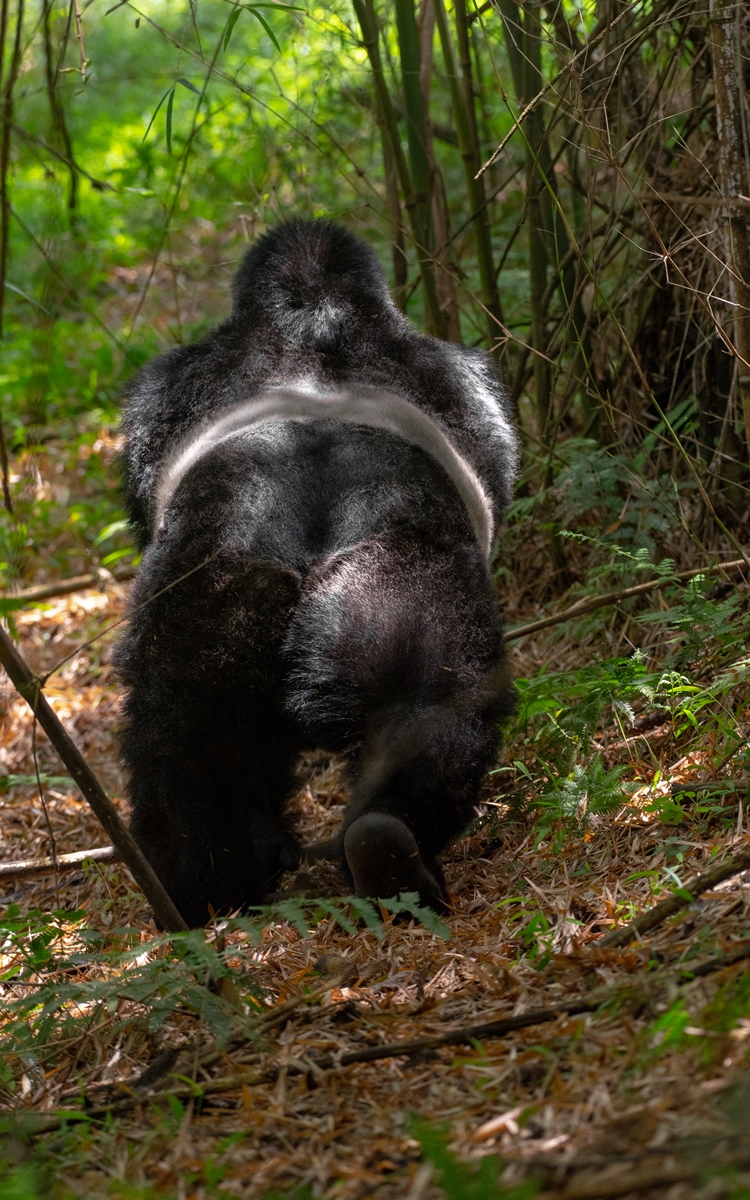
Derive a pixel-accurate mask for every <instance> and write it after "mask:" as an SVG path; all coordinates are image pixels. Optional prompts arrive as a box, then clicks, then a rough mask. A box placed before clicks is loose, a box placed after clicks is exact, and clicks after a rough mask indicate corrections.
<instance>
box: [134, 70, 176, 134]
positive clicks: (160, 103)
mask: <svg viewBox="0 0 750 1200" xmlns="http://www.w3.org/2000/svg"><path fill="white" fill-rule="evenodd" d="M173 94H174V84H172V86H171V88H169V89H168V90H167V91H166V92H165V93H164V95H163V96H162V98H161V100H160V101H159V103H158V104H157V106H156V108H155V109H154V115H153V116H152V118H151V120H150V121H149V123H148V128H147V129H146V132H145V133H144V135H143V140H142V141H141V145H143V142H145V140H146V138H147V137H148V135H149V133H150V132H151V126H152V125H153V123H154V121H155V120H156V115H157V113H158V111H159V109H160V108H161V106H162V104H163V103H164V101H165V100H166V99H167V96H172V95H173Z"/></svg>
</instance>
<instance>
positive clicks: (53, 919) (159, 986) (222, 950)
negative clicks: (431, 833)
mask: <svg viewBox="0 0 750 1200" xmlns="http://www.w3.org/2000/svg"><path fill="white" fill-rule="evenodd" d="M381 909H383V910H385V911H386V912H388V913H390V914H391V915H392V916H399V915H408V916H410V917H414V918H416V919H418V920H420V921H421V923H422V924H423V925H424V926H425V927H426V928H427V929H429V930H430V931H431V932H432V933H434V934H435V935H436V936H438V937H443V938H445V937H448V936H449V933H448V930H447V928H446V926H445V924H444V923H443V922H442V921H441V920H440V918H439V917H437V916H436V914H435V913H433V912H432V911H431V910H426V909H423V908H422V907H421V906H420V904H419V900H418V897H417V896H415V895H413V894H411V893H407V894H404V895H402V896H400V897H398V898H395V899H393V900H385V901H382V902H381V903H380V904H379V905H375V904H372V903H370V902H369V901H367V900H360V899H351V898H344V899H342V900H311V901H306V900H296V899H289V900H284V901H282V902H280V903H279V904H276V905H271V906H267V907H262V908H258V909H254V910H253V911H252V914H251V915H247V916H242V917H236V918H233V919H232V920H231V921H228V922H224V923H223V932H224V934H225V935H226V934H231V933H233V932H239V933H241V934H242V935H243V936H244V939H245V940H246V942H247V943H248V944H249V945H250V946H257V945H259V944H260V941H261V938H262V935H263V931H264V929H266V928H267V927H268V926H269V925H272V924H276V923H289V924H291V925H292V926H293V927H294V928H295V929H296V930H297V931H298V932H299V933H300V934H301V935H302V936H303V937H306V936H308V934H309V932H310V930H311V929H314V928H315V926H316V925H317V924H318V923H319V922H320V921H321V920H322V919H324V918H329V919H332V920H334V921H335V922H336V923H337V924H339V925H340V926H341V927H342V928H343V929H344V930H346V932H347V933H350V934H352V935H355V934H356V933H357V925H358V923H361V924H362V925H364V926H365V927H366V928H367V929H369V930H370V931H371V932H372V933H374V934H375V936H376V937H377V938H379V939H382V938H383V936H384V931H383V926H382V915H381V911H380V910H381ZM84 918H85V914H84V913H83V912H55V913H42V912H38V911H35V912H30V913H25V914H22V913H21V912H20V910H19V908H18V906H17V905H11V906H10V907H9V908H8V910H7V911H6V913H5V914H4V915H3V916H0V939H1V942H2V944H3V950H4V953H5V954H6V956H8V957H9V958H11V966H10V967H8V968H6V970H5V972H4V974H3V979H4V980H11V979H13V980H16V981H17V982H19V983H20V982H25V983H27V984H29V987H28V988H25V989H23V990H22V991H21V993H20V994H19V995H18V996H17V997H16V998H15V999H11V1000H8V1001H6V1004H5V1011H4V1017H5V1020H4V1023H3V1025H2V1028H1V1029H0V1082H2V1083H3V1084H4V1086H5V1087H6V1088H7V1089H9V1090H10V1091H13V1090H14V1089H15V1082H14V1068H13V1066H12V1065H11V1064H12V1063H15V1062H17V1061H18V1060H20V1061H21V1062H22V1063H23V1064H24V1067H25V1069H26V1070H27V1071H32V1072H33V1071H34V1070H37V1069H38V1067H39V1064H40V1061H42V1060H43V1059H44V1060H46V1059H48V1057H49V1055H50V1053H51V1052H53V1050H54V1044H55V1042H56V1041H58V1040H59V1041H64V1040H65V1039H66V1038H69V1037H75V1036H77V1034H79V1033H80V1031H82V1030H85V1029H87V1028H88V1027H89V1025H90V1023H91V1021H92V1015H96V1014H99V1015H100V1016H101V1018H102V1019H103V1018H104V1017H110V1018H111V1017H112V1016H113V1014H115V1013H117V1012H119V1010H120V1008H121V1006H122V1005H123V1003H125V1002H128V1003H127V1004H126V1008H127V1009H128V1012H129V1015H127V1016H123V1017H118V1021H119V1023H120V1024H121V1026H122V1028H125V1027H128V1026H130V1025H134V1024H137V1025H138V1026H139V1027H142V1028H144V1029H145V1031H146V1032H147V1033H149V1034H153V1033H156V1032H157V1031H158V1030H159V1029H161V1028H162V1026H163V1025H164V1023H165V1022H166V1021H167V1020H168V1019H169V1018H170V1016H172V1015H173V1014H174V1013H175V1012H183V1013H185V1014H191V1015H193V1016H194V1017H198V1018H200V1020H201V1021H202V1022H204V1023H205V1026H206V1028H207V1029H208V1030H209V1031H210V1033H211V1034H212V1035H213V1037H214V1038H215V1039H216V1040H217V1041H218V1042H219V1043H223V1042H225V1041H226V1039H227V1038H228V1036H229V1034H230V1031H231V1030H232V1029H233V1028H236V1024H237V1021H238V1020H244V1021H245V1024H246V1026H247V1031H248V1034H249V1035H252V1030H253V1022H254V1020H255V1017H256V1016H257V1014H258V1011H259V1009H260V1007H261V1006H260V1003H259V997H260V992H259V990H258V988H257V986H256V984H255V982H254V979H253V971H252V968H251V967H248V968H245V967H237V966H234V965H230V964H229V962H228V960H229V959H232V960H234V959H236V958H238V957H241V956H242V953H243V946H242V942H240V943H239V944H238V943H237V942H236V941H231V942H230V943H229V944H227V945H225V943H224V941H223V940H222V941H220V942H218V943H217V942H216V941H215V940H212V938H211V935H210V933H207V932H206V931H205V930H196V929H193V930H190V931H188V932H186V933H177V934H163V935H161V936H160V937H156V938H152V939H150V940H149V942H148V948H147V950H146V952H144V950H143V947H142V946H141V945H140V942H139V937H138V931H137V930H135V929H130V928H123V929H118V928H115V929H108V930H107V933H106V935H105V934H102V933H100V932H98V931H96V930H93V929H90V928H87V927H86V926H85V925H84V923H83V922H84ZM92 965H96V967H97V971H96V974H95V975H94V976H93V977H91V978H89V977H86V978H81V975H82V972H83V971H84V970H85V968H87V967H88V966H92ZM223 979H231V980H232V982H233V984H234V986H235V989H236V991H237V992H238V994H239V995H240V996H241V997H242V999H243V1002H244V1003H245V1004H246V1005H247V1006H248V1013H249V1014H250V1015H249V1016H248V1017H247V1018H243V1019H241V1018H239V1017H238V1015H237V1013H236V1012H235V1010H234V1008H233V1007H232V1006H230V1005H229V1004H228V1003H227V1002H226V1001H225V1000H224V999H222V998H221V996H220V995H218V994H217V992H216V987H215V985H216V984H217V983H219V982H220V981H221V980H223ZM208 984H211V987H209V986H207V985H208ZM40 1056H41V1058H40Z"/></svg>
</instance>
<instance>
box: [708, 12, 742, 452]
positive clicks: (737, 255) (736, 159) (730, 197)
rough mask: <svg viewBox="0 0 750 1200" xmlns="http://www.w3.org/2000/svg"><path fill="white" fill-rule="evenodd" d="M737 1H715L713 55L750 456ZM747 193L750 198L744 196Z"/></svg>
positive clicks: (721, 172)
mask: <svg viewBox="0 0 750 1200" xmlns="http://www.w3.org/2000/svg"><path fill="white" fill-rule="evenodd" d="M741 9H742V5H741V4H738V3H737V0H711V2H710V14H711V17H710V19H711V55H712V58H713V73H714V89H715V92H716V136H717V139H718V143H719V182H720V184H721V191H722V198H723V200H724V203H725V205H726V224H725V227H724V232H725V238H726V242H727V252H728V258H729V282H730V289H731V293H732V300H733V301H734V305H735V308H734V313H733V316H734V344H735V353H736V355H737V358H738V359H739V372H738V388H739V394H740V402H741V404H742V414H743V417H744V420H745V440H746V443H747V451H748V456H750V231H749V230H748V217H747V211H746V210H745V209H744V207H743V201H744V200H745V199H746V192H747V188H746V184H747V176H748V164H747V162H746V160H745V139H744V137H743V128H742V124H743V122H742V107H743V105H742V84H741V76H740V72H739V61H740V11H741ZM743 193H745V194H744V195H743Z"/></svg>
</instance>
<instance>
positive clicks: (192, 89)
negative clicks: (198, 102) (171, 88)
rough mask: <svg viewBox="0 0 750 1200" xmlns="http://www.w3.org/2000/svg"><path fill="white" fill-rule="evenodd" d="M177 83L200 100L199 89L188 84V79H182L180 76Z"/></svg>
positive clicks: (192, 84)
mask: <svg viewBox="0 0 750 1200" xmlns="http://www.w3.org/2000/svg"><path fill="white" fill-rule="evenodd" d="M177 82H178V83H181V84H182V86H183V87H186V88H187V89H188V90H189V91H191V92H195V95H196V96H198V98H199V99H200V95H201V91H200V88H197V87H196V86H195V84H194V83H191V82H190V80H189V79H184V78H183V76H182V75H180V77H179V79H178V80H177Z"/></svg>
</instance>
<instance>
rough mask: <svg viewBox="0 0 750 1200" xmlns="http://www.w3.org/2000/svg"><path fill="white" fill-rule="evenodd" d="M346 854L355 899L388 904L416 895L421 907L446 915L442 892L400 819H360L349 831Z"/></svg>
mask: <svg viewBox="0 0 750 1200" xmlns="http://www.w3.org/2000/svg"><path fill="white" fill-rule="evenodd" d="M344 854H345V855H346V862H347V865H348V867H349V870H350V871H351V873H352V877H353V879H354V894H355V896H363V897H364V896H367V897H369V898H370V899H373V900H375V899H378V898H380V899H382V900H387V899H389V898H390V897H391V896H398V895H399V893H401V892H417V893H418V894H419V900H420V903H421V904H423V905H425V906H426V907H428V908H433V909H435V910H436V911H438V912H445V910H446V907H447V905H446V899H445V894H444V892H443V889H442V888H441V886H440V884H439V883H438V881H437V879H436V878H435V876H434V875H433V874H432V872H431V871H429V870H428V869H427V867H426V865H425V863H424V860H423V858H422V855H421V853H420V851H419V846H418V845H417V842H416V838H415V837H414V834H413V833H412V831H411V830H410V829H409V827H408V825H405V824H404V822H403V821H400V820H399V818H398V817H392V816H390V815H389V814H388V813H380V812H371V813H365V814H364V816H361V817H359V818H358V819H357V820H356V821H355V822H354V823H353V824H352V825H350V826H349V828H348V829H347V831H346V834H345V836H344Z"/></svg>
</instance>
